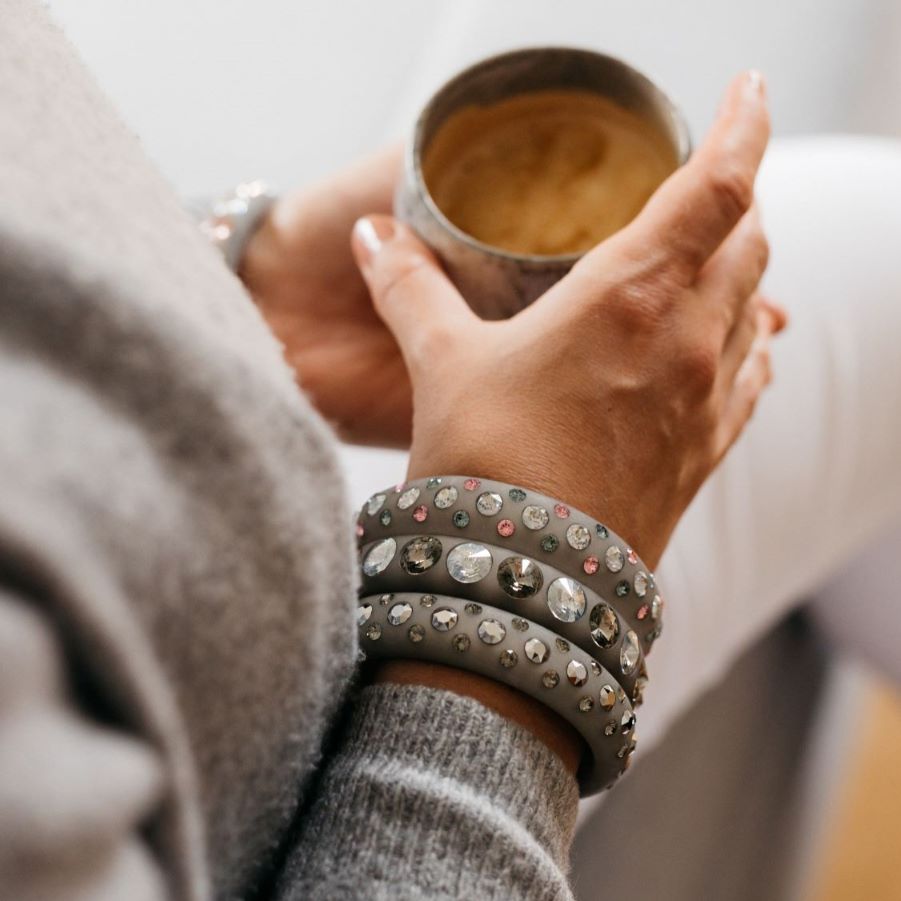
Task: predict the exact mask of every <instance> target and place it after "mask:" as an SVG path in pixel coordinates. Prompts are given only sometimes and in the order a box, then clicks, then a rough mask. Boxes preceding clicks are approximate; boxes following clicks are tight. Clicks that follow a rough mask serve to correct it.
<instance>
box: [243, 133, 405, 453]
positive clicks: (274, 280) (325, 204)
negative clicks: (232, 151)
mask: <svg viewBox="0 0 901 901" xmlns="http://www.w3.org/2000/svg"><path fill="white" fill-rule="evenodd" d="M400 156H401V155H400V148H397V147H395V148H391V149H389V150H386V151H383V152H382V153H380V154H378V155H377V156H374V157H372V158H371V159H369V160H366V161H364V162H362V163H359V164H358V165H356V166H354V167H353V168H351V169H349V170H347V171H346V172H343V173H341V174H339V175H337V176H335V177H333V178H331V179H329V180H328V181H327V182H325V183H323V184H321V185H319V186H317V187H315V188H312V189H310V190H303V191H297V192H295V193H293V194H289V195H286V196H285V197H283V198H281V199H280V200H278V201H277V203H276V204H275V206H274V207H273V210H272V212H271V214H270V215H269V216H268V217H267V219H266V221H265V222H264V223H263V225H262V226H261V227H260V229H259V230H258V231H257V232H256V233H255V235H254V236H253V238H252V239H251V241H250V242H249V244H248V246H247V249H246V251H245V254H244V258H243V261H242V265H241V277H242V279H243V280H244V283H245V284H246V285H247V288H248V290H249V291H250V292H251V294H253V296H254V299H255V300H256V302H257V304H258V305H259V307H260V310H261V311H262V313H263V315H264V316H265V317H266V319H267V321H268V322H269V325H270V326H271V328H272V330H273V331H274V332H275V334H276V336H277V337H278V338H279V339H280V340H281V341H282V342H283V344H284V345H285V355H286V357H287V360H288V362H289V363H290V364H291V366H293V367H294V369H295V371H296V372H297V377H298V381H299V382H300V383H301V385H302V386H303V388H304V390H305V391H306V392H307V393H308V394H309V396H310V398H311V400H312V401H313V403H314V404H315V406H316V407H317V409H318V410H319V412H320V413H322V415H323V416H325V417H326V419H328V420H330V421H331V422H332V423H333V425H334V426H335V428H336V429H337V431H338V433H339V434H340V435H341V437H342V438H344V439H346V440H348V441H354V442H357V443H360V444H384V445H389V446H398V447H406V446H408V445H409V443H410V423H411V419H412V405H411V392H410V380H409V377H408V376H407V370H406V368H405V367H404V364H403V360H402V359H401V356H400V353H399V351H398V349H397V343H396V342H395V340H394V338H393V337H392V336H391V333H390V332H389V331H388V329H387V328H386V327H385V325H384V323H383V322H382V320H381V319H380V318H379V317H378V315H377V314H376V312H375V311H374V310H373V308H372V303H371V301H370V299H369V292H368V291H367V289H366V285H365V284H364V282H363V279H362V278H361V277H360V273H359V271H358V269H357V267H356V265H354V260H353V257H352V256H351V252H350V246H349V243H348V234H349V233H350V230H351V226H352V225H353V223H354V221H355V220H356V219H357V218H358V217H359V216H361V215H363V214H364V213H371V212H377V213H378V212H388V211H389V210H390V209H391V202H392V194H393V191H394V186H395V185H396V184H397V180H398V177H399V174H400Z"/></svg>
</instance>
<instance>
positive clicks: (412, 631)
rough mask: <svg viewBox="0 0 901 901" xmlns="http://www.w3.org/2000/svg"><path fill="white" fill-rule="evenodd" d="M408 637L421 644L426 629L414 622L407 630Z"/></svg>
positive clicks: (414, 642)
mask: <svg viewBox="0 0 901 901" xmlns="http://www.w3.org/2000/svg"><path fill="white" fill-rule="evenodd" d="M407 638H409V639H410V641H412V642H413V644H419V642H420V641H422V639H423V638H425V629H424V628H423V627H422V626H420V625H419V623H414V624H413V625H412V626H410V628H409V629H408V630H407Z"/></svg>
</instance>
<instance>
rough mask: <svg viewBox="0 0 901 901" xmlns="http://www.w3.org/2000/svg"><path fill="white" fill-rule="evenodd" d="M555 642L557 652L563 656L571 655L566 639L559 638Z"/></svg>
mask: <svg viewBox="0 0 901 901" xmlns="http://www.w3.org/2000/svg"><path fill="white" fill-rule="evenodd" d="M554 641H555V644H556V645H557V650H558V651H560V653H561V654H568V653H569V642H568V641H567V640H566V639H565V638H557V639H555V640H554Z"/></svg>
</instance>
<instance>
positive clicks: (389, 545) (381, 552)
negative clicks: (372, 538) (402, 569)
mask: <svg viewBox="0 0 901 901" xmlns="http://www.w3.org/2000/svg"><path fill="white" fill-rule="evenodd" d="M396 553H397V542H396V541H395V540H394V539H393V538H383V539H382V540H381V541H377V542H376V543H375V544H374V545H373V546H372V547H371V548H369V551H368V552H367V554H366V557H365V558H364V560H363V574H364V575H366V576H377V575H378V574H379V573H383V572H384V571H385V570H386V569H387V568H388V567H389V565H390V564H391V561H392V560H393V559H394V555H395V554H396Z"/></svg>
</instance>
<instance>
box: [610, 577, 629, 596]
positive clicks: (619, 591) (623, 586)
mask: <svg viewBox="0 0 901 901" xmlns="http://www.w3.org/2000/svg"><path fill="white" fill-rule="evenodd" d="M614 590H615V591H616V596H617V597H618V598H624V597H626V596H627V595H628V594H629V592H630V591H631V590H632V586H631V585H629V583H628V582H627V581H626V580H625V579H623V580H622V581H621V582H617V583H616V588H615V589H614Z"/></svg>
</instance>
